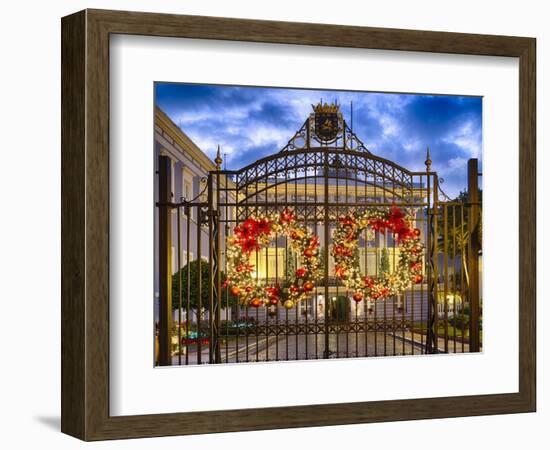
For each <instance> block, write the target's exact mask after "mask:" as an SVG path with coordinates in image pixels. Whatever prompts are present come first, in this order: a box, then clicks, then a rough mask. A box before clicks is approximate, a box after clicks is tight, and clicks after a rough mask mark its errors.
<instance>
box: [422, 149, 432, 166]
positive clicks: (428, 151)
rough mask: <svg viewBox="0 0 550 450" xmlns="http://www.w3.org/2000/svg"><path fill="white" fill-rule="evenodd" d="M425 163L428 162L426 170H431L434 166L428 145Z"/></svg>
mask: <svg viewBox="0 0 550 450" xmlns="http://www.w3.org/2000/svg"><path fill="white" fill-rule="evenodd" d="M424 164H426V172H429V171H430V169H431V166H432V160H431V159H430V147H429V146H427V147H426V161H424Z"/></svg>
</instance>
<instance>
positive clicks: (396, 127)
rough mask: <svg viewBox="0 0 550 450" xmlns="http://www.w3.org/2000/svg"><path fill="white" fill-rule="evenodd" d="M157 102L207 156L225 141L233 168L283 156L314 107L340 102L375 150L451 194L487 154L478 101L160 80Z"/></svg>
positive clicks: (228, 165) (462, 187) (372, 149)
mask: <svg viewBox="0 0 550 450" xmlns="http://www.w3.org/2000/svg"><path fill="white" fill-rule="evenodd" d="M155 96H156V104H157V105H158V106H159V107H160V108H161V109H162V110H163V111H164V112H165V113H166V114H167V115H168V116H169V117H170V118H171V119H172V121H173V122H174V123H175V124H176V125H178V126H179V127H180V128H181V129H182V131H184V132H185V133H186V134H187V135H188V136H189V137H190V138H191V139H192V140H193V141H194V142H195V143H196V144H197V145H198V146H199V147H200V148H201V149H202V150H203V151H204V152H205V153H207V154H208V155H209V156H210V157H211V158H214V156H215V151H216V147H217V145H218V144H220V146H221V149H222V154H223V153H225V154H226V164H227V168H228V169H237V168H240V167H242V166H244V165H246V164H249V163H251V162H253V161H255V160H256V159H258V158H261V157H263V156H267V155H270V154H272V153H275V152H278V151H279V150H280V149H281V148H282V147H283V146H284V145H285V144H286V143H287V142H288V140H289V139H290V138H291V137H292V136H293V135H294V133H295V132H296V131H297V130H298V129H299V128H300V127H301V126H302V124H303V123H304V121H305V119H306V118H307V116H308V115H309V114H310V113H311V111H312V109H311V105H312V104H316V103H318V102H319V100H320V99H323V101H326V102H333V101H337V102H338V103H339V104H340V105H341V110H342V112H343V114H344V117H345V119H346V121H347V122H348V124H349V123H350V102H353V129H354V132H355V133H356V134H357V135H358V136H359V138H360V139H361V140H362V141H363V142H364V143H365V145H366V146H367V147H368V148H369V150H370V151H371V152H372V153H374V154H375V155H378V156H380V157H383V158H386V159H390V160H392V161H395V162H396V163H398V164H400V165H402V166H403V167H405V168H407V169H410V170H423V169H424V160H425V159H426V158H425V155H426V146H429V147H430V152H431V159H432V161H433V163H432V169H433V170H436V171H437V172H438V174H439V176H440V177H442V178H443V179H444V183H443V184H442V186H441V187H442V188H443V189H444V190H445V192H446V193H447V194H448V195H450V196H451V197H454V196H456V195H457V194H458V193H459V192H460V190H463V189H465V188H466V184H467V182H466V180H467V177H466V173H467V172H466V166H467V161H468V159H469V158H473V157H475V158H479V160H480V163H481V156H482V155H481V152H482V131H481V128H482V113H481V110H482V100H481V98H480V97H462V96H446V95H445V96H444V95H416V94H390V93H371V92H348V91H322V90H305V89H281V88H258V87H236V86H214V85H193V84H180V83H156V84H155Z"/></svg>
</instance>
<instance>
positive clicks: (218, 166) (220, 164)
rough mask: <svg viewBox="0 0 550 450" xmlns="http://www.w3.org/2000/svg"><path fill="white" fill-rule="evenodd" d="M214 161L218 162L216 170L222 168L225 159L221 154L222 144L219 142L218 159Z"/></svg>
mask: <svg viewBox="0 0 550 450" xmlns="http://www.w3.org/2000/svg"><path fill="white" fill-rule="evenodd" d="M214 162H215V163H216V170H221V168H222V162H223V159H222V157H221V154H220V144H218V152H217V153H216V159H215V160H214Z"/></svg>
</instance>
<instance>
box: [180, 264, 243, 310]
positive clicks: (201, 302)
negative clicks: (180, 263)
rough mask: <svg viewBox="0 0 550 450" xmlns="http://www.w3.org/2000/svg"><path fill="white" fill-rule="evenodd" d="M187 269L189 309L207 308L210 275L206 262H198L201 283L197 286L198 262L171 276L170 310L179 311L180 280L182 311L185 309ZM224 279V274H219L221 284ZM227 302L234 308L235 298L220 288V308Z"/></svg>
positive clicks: (187, 265)
mask: <svg viewBox="0 0 550 450" xmlns="http://www.w3.org/2000/svg"><path fill="white" fill-rule="evenodd" d="M188 268H189V287H190V288H189V308H190V309H192V310H194V311H197V310H198V309H199V306H201V307H202V308H208V307H209V301H210V299H209V295H210V284H211V283H210V274H209V268H208V262H207V261H204V260H200V276H201V282H200V285H199V261H198V260H195V261H191V262H190V263H189V264H186V265H185V266H184V267H183V268H181V269H180V270H179V272H176V273H175V274H174V275H172V308H174V309H179V307H180V299H179V291H180V289H179V280H180V278H181V294H182V295H181V296H182V304H181V307H182V308H183V309H186V308H187V270H188ZM225 279H226V275H225V272H221V283H222V284H223V282H224V281H225ZM199 286H200V297H199ZM228 302H229V306H234V305H235V304H236V303H237V297H235V296H233V295H231V293H230V292H229V291H228V290H227V289H226V288H222V306H223V307H225V306H226V305H227V303H228Z"/></svg>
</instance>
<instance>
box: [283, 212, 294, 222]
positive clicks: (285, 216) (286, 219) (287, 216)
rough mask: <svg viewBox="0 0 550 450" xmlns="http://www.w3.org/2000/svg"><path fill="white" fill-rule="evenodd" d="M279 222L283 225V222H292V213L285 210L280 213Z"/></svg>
mask: <svg viewBox="0 0 550 450" xmlns="http://www.w3.org/2000/svg"><path fill="white" fill-rule="evenodd" d="M280 219H281V222H283V223H285V222H293V221H294V214H293V213H292V211H291V210H290V209H285V210H284V211H283V212H282V213H281V218H280Z"/></svg>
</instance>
